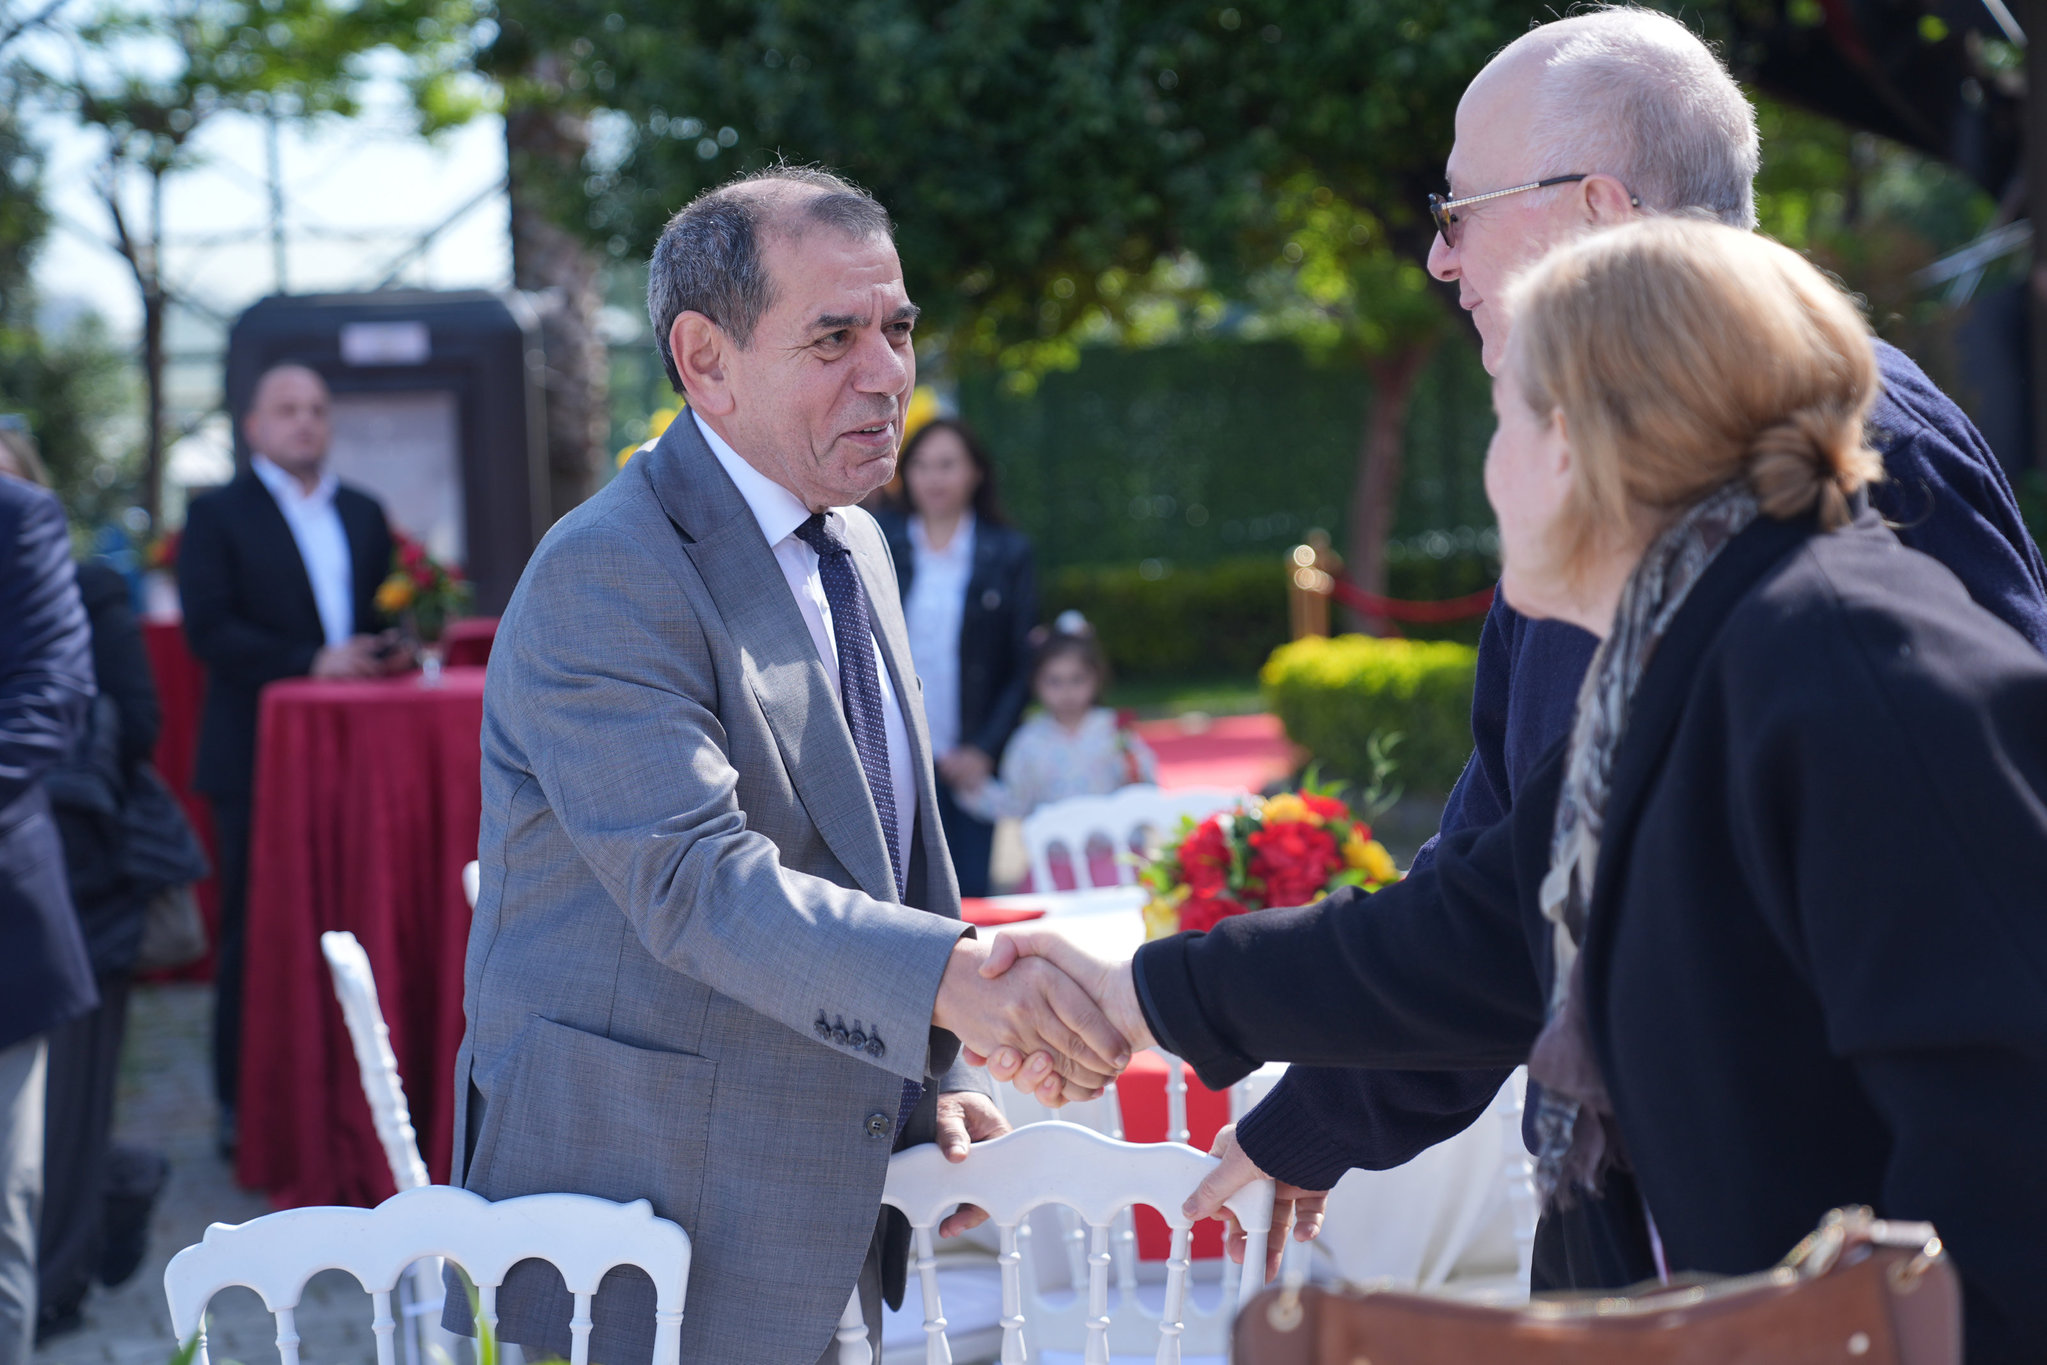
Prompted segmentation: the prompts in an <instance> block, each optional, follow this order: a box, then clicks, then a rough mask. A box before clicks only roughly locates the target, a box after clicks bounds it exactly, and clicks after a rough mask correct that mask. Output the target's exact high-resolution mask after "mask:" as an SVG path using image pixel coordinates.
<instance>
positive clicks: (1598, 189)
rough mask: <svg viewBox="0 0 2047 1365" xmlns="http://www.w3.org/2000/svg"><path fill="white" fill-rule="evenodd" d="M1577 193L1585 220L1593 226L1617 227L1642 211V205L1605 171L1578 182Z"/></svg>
mask: <svg viewBox="0 0 2047 1365" xmlns="http://www.w3.org/2000/svg"><path fill="white" fill-rule="evenodd" d="M1578 193H1579V196H1580V197H1581V198H1582V200H1583V201H1584V205H1585V221H1586V222H1588V223H1590V224H1592V225H1593V226H1594V227H1618V226H1619V225H1620V224H1622V223H1625V222H1628V221H1630V220H1631V219H1633V218H1635V217H1637V216H1638V215H1639V214H1640V213H1641V212H1642V205H1641V202H1640V201H1639V200H1637V199H1636V198H1635V196H1634V194H1633V193H1631V192H1630V191H1629V189H1628V187H1627V186H1626V185H1623V184H1622V183H1621V182H1620V181H1619V180H1616V179H1615V178H1614V177H1613V176H1610V175H1607V174H1605V173H1603V172H1602V173H1599V174H1595V175H1588V176H1586V177H1585V178H1584V179H1583V180H1580V181H1579V182H1578Z"/></svg>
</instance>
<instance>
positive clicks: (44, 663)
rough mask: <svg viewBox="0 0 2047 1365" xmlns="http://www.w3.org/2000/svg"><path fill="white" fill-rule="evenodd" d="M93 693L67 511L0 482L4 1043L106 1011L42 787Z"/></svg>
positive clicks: (38, 493)
mask: <svg viewBox="0 0 2047 1365" xmlns="http://www.w3.org/2000/svg"><path fill="white" fill-rule="evenodd" d="M92 696H93V679H92V632H91V630H90V628H89V627H88V626H87V624H86V617H85V606H84V604H83V603H82V602H81V601H80V600H79V596H78V584H77V579H76V576H75V574H74V571H73V569H72V565H71V530H70V527H69V526H68V525H67V524H66V522H65V520H64V509H63V507H62V506H60V505H59V504H58V502H57V500H56V499H55V498H53V497H51V496H50V495H49V494H48V493H46V492H44V491H43V490H42V489H40V488H36V487H34V486H33V485H31V484H27V483H23V482H22V481H21V480H19V479H9V478H0V1048H4V1047H12V1046H13V1045H14V1044H16V1043H19V1042H23V1041H25V1040H27V1039H30V1038H33V1037H35V1036H36V1035H38V1034H41V1033H47V1032H49V1031H50V1030H51V1029H53V1028H55V1027H57V1026H58V1025H59V1024H64V1023H68V1022H70V1021H71V1020H73V1019H76V1018H77V1017H78V1016H79V1015H81V1014H84V1013H85V1012H86V1011H88V1010H90V1009H92V1008H93V1007H94V1006H96V1005H98V1004H99V992H98V990H97V988H96V987H95V986H94V985H93V979H92V963H91V961H90V959H88V958H87V956H86V952H85V938H84V936H83V935H82V934H81V933H80V932H79V928H78V917H77V915H76V914H74V913H73V911H72V906H71V891H70V888H69V887H68V886H67V885H66V883H65V880H64V849H63V845H62V844H61V842H60V841H59V838H58V834H57V825H56V822H55V821H54V820H53V819H52V818H51V816H50V802H49V797H48V796H47V795H45V794H44V791H43V787H42V783H41V781H40V778H41V777H42V775H43V773H44V772H45V771H47V770H48V769H49V768H51V767H52V766H54V765H55V764H57V763H59V762H61V761H62V760H64V759H66V758H68V757H70V754H71V748H72V745H73V744H74V743H75V742H76V740H77V737H78V733H79V730H80V729H81V728H82V727H83V725H84V723H85V713H86V708H87V706H88V705H90V704H91V701H92Z"/></svg>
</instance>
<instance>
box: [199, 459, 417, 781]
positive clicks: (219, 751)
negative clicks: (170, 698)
mask: <svg viewBox="0 0 2047 1365" xmlns="http://www.w3.org/2000/svg"><path fill="white" fill-rule="evenodd" d="M334 506H335V509H336V510H337V511H338V512H340V514H341V528H342V531H343V533H344V534H345V535H346V536H347V537H348V549H349V554H350V556H351V557H352V558H353V560H354V562H355V582H354V589H355V628H356V631H357V633H358V634H370V633H374V632H375V631H376V630H378V629H379V628H380V627H381V626H382V624H383V623H382V618H381V617H380V616H379V615H378V612H377V605H376V594H377V587H378V585H379V584H381V583H382V582H383V581H384V579H385V578H386V577H387V576H388V575H389V573H390V571H391V530H390V527H389V526H388V525H387V524H386V523H385V520H384V509H383V508H382V507H381V506H380V505H378V503H377V500H376V499H375V498H373V497H371V496H370V495H369V494H367V493H363V492H360V491H358V490H356V489H354V488H350V487H349V486H348V485H346V484H343V485H342V486H341V488H340V489H339V490H338V491H337V492H336V493H335V495H334ZM178 595H179V597H180V599H181V600H182V602H183V606H184V611H185V637H186V638H187V639H188V640H190V641H191V644H192V653H193V654H195V655H196V656H198V659H199V662H200V663H202V664H204V665H206V707H205V710H204V711H203V712H202V713H201V718H200V722H199V757H198V761H197V763H196V765H195V769H196V771H195V774H194V780H193V783H192V785H193V786H194V787H196V788H197V789H198V790H200V791H202V792H205V793H207V794H208V795H209V796H219V797H246V796H247V795H248V794H249V786H250V784H251V782H252V781H253V780H254V776H255V761H256V699H257V694H258V693H260V692H261V691H262V689H263V687H264V685H265V684H267V683H273V682H276V681H277V680H278V679H280V678H301V677H304V676H305V675H306V674H307V673H309V672H310V671H311V670H312V667H313V656H314V655H316V654H318V653H319V652H320V649H321V647H322V646H324V645H325V644H326V643H327V633H326V630H325V629H324V628H323V627H322V626H321V624H320V609H319V606H318V605H317V604H316V603H315V602H314V600H313V583H312V579H310V578H309V577H307V575H306V565H305V561H304V560H303V559H301V558H300V557H299V549H298V542H297V541H295V540H293V539H292V534H291V525H290V523H289V522H287V521H285V519H284V512H283V509H281V508H280V507H278V505H277V499H276V498H274V497H272V496H271V494H270V490H269V489H268V488H266V487H264V486H263V481H262V480H261V479H259V478H257V477H256V476H255V474H253V473H251V472H250V471H248V470H246V469H245V470H243V471H242V472H241V473H239V474H237V475H236V476H235V478H234V481H233V482H232V483H230V484H228V485H227V486H226V487H225V488H220V489H216V490H214V491H213V492H211V493H208V494H205V495H204V496H203V497H199V498H195V499H194V500H193V502H192V506H191V508H190V510H188V511H187V512H186V514H185V532H184V535H183V536H182V537H181V538H180V540H179V543H178Z"/></svg>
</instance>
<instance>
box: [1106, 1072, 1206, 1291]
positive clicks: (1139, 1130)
mask: <svg viewBox="0 0 2047 1365" xmlns="http://www.w3.org/2000/svg"><path fill="white" fill-rule="evenodd" d="M1186 1074H1187V1141H1188V1142H1189V1143H1190V1144H1192V1145H1193V1146H1196V1147H1199V1148H1200V1149H1201V1150H1202V1151H1204V1152H1205V1151H1207V1150H1208V1148H1209V1145H1210V1144H1211V1143H1213V1142H1214V1141H1215V1135H1216V1134H1217V1133H1218V1132H1219V1131H1221V1129H1222V1126H1223V1125H1224V1124H1226V1123H1228V1122H1229V1121H1230V1097H1229V1095H1228V1094H1227V1093H1226V1092H1223V1091H1218V1090H1210V1089H1209V1088H1208V1087H1207V1086H1205V1085H1203V1084H1202V1083H1201V1081H1200V1078H1199V1077H1197V1076H1196V1075H1195V1074H1194V1068H1192V1067H1188V1068H1187V1073H1186ZM1116 1097H1117V1099H1118V1100H1119V1101H1120V1102H1121V1105H1122V1110H1123V1140H1124V1141H1126V1142H1164V1141H1166V1139H1167V1136H1168V1135H1167V1129H1166V1119H1167V1113H1166V1059H1165V1058H1163V1057H1161V1056H1160V1055H1159V1054H1158V1053H1156V1052H1140V1053H1138V1054H1137V1055H1136V1056H1135V1057H1133V1058H1131V1059H1130V1069H1129V1070H1127V1071H1125V1072H1124V1073H1123V1075H1122V1076H1121V1077H1120V1078H1119V1079H1118V1080H1117V1081H1116ZM1188 1193H1189V1194H1192V1193H1193V1191H1192V1190H1189V1191H1188ZM1222 1227H1223V1225H1222V1224H1221V1223H1219V1222H1216V1221H1215V1220H1213V1219H1209V1220H1206V1221H1204V1222H1200V1223H1196V1224H1195V1225H1194V1248H1193V1255H1194V1258H1195V1259H1196V1260H1213V1259H1214V1258H1216V1257H1218V1256H1221V1255H1222V1254H1223V1240H1222V1237H1223V1234H1222ZM1172 1242H1173V1233H1172V1230H1171V1229H1170V1228H1168V1227H1167V1226H1166V1220H1165V1219H1163V1218H1161V1217H1159V1216H1158V1214H1156V1213H1154V1212H1153V1211H1152V1210H1150V1209H1148V1208H1145V1207H1144V1206H1142V1205H1139V1206H1138V1209H1137V1254H1138V1255H1139V1256H1140V1257H1141V1258H1143V1259H1144V1260H1147V1261H1163V1260H1165V1259H1166V1256H1167V1254H1168V1253H1169V1252H1170V1251H1171V1249H1172Z"/></svg>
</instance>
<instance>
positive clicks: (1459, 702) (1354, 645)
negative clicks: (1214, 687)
mask: <svg viewBox="0 0 2047 1365" xmlns="http://www.w3.org/2000/svg"><path fill="white" fill-rule="evenodd" d="M1477 662H1478V651H1477V650H1475V649H1473V648H1472V647H1471V646H1469V645H1461V644H1455V643H1451V642H1449V641H1427V640H1375V639H1372V638H1371V637H1369V636H1364V635H1341V636H1338V637H1337V638H1336V639H1333V640H1322V639H1310V640H1296V641H1294V642H1293V643H1292V644H1288V645H1282V646H1281V647H1280V648H1278V649H1276V650H1274V651H1273V654H1272V657H1271V658H1270V659H1268V660H1267V661H1266V664H1265V667H1264V669H1263V670H1262V671H1261V672H1260V674H1259V681H1260V682H1261V683H1262V684H1263V685H1264V689H1265V698H1266V702H1267V704H1269V705H1270V706H1271V707H1272V710H1273V712H1274V713H1275V714H1276V715H1278V716H1279V718H1280V721H1281V723H1282V724H1284V725H1285V726H1286V732H1287V735H1288V737H1289V738H1291V739H1292V740H1293V741H1294V742H1295V743H1296V744H1299V745H1300V746H1301V747H1302V748H1304V749H1306V750H1307V751H1308V752H1309V753H1310V754H1312V755H1314V757H1315V760H1316V761H1317V762H1319V763H1320V764H1321V765H1322V768H1323V770H1324V772H1325V774H1326V775H1328V776H1330V777H1341V778H1363V777H1368V776H1369V775H1370V768H1369V766H1368V764H1367V761H1366V757H1365V745H1366V743H1367V742H1368V741H1369V740H1370V739H1371V737H1372V736H1373V735H1374V734H1380V733H1387V734H1390V733H1392V732H1394V731H1398V732H1399V733H1400V736H1401V739H1400V743H1399V745H1398V746H1397V747H1396V748H1395V749H1394V750H1393V759H1394V761H1395V763H1396V765H1397V769H1396V772H1395V775H1394V780H1395V781H1397V782H1398V783H1400V785H1402V786H1403V787H1405V788H1406V789H1407V790H1408V791H1410V792H1424V793H1427V794H1430V795H1441V794H1443V793H1446V792H1448V791H1449V790H1450V788H1451V787H1452V786H1454V785H1455V784H1456V782H1457V775H1458V773H1460V772H1462V771H1463V769H1464V761H1465V759H1467V758H1468V757H1470V755H1471V689H1472V679H1473V677H1474V674H1475V670H1476V666H1477Z"/></svg>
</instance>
